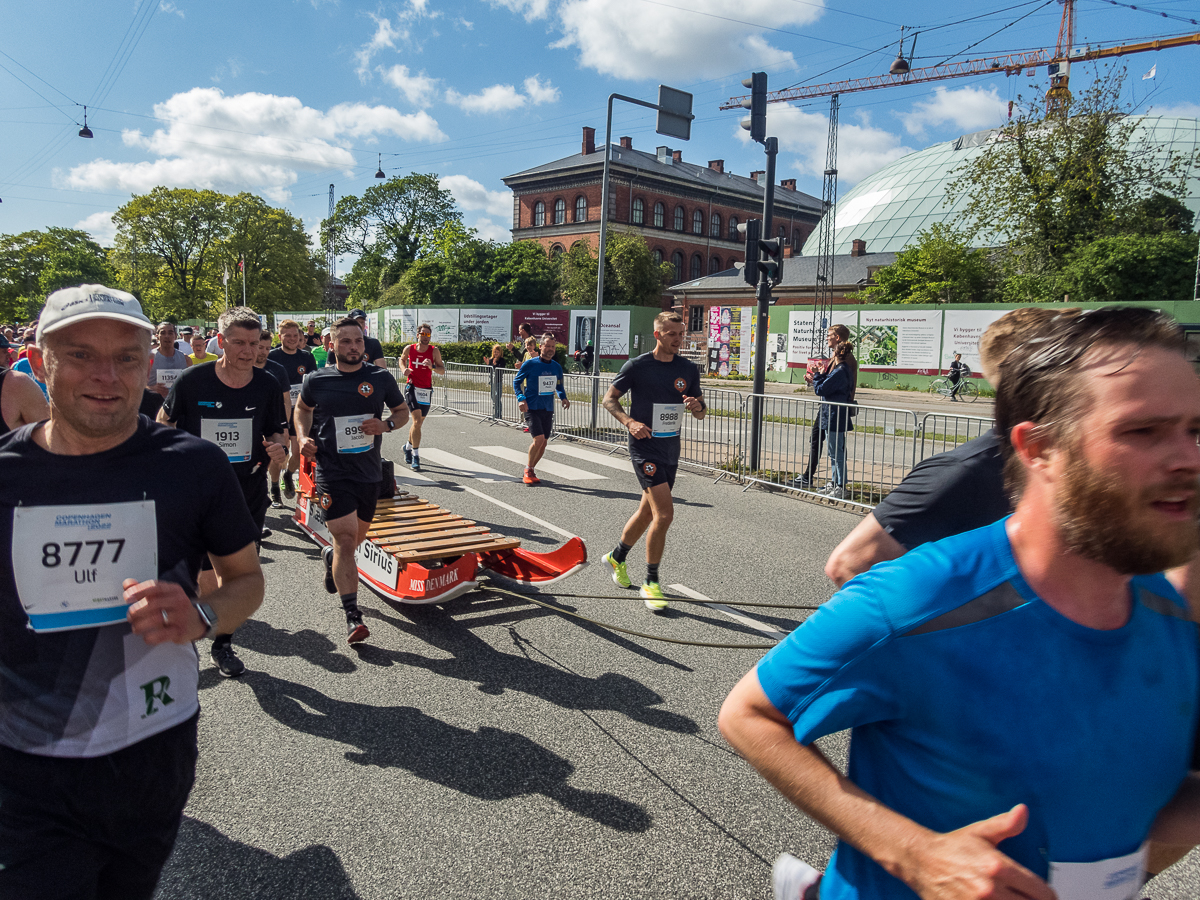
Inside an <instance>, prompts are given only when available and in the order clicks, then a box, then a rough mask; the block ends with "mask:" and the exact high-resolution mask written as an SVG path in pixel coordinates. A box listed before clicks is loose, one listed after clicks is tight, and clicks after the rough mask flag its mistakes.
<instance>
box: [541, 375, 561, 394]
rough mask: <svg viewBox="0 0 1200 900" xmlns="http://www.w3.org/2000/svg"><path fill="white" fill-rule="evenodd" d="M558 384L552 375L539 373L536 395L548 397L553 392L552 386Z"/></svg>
mask: <svg viewBox="0 0 1200 900" xmlns="http://www.w3.org/2000/svg"><path fill="white" fill-rule="evenodd" d="M557 385H558V378H556V377H555V376H554V375H539V376H538V396H541V397H550V396H553V394H554V388H555V387H556V386H557Z"/></svg>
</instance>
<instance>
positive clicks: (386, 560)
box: [295, 459, 587, 603]
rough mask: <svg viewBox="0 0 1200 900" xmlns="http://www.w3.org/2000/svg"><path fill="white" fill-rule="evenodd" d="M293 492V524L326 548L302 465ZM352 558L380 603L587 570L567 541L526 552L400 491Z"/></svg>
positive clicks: (449, 595)
mask: <svg viewBox="0 0 1200 900" xmlns="http://www.w3.org/2000/svg"><path fill="white" fill-rule="evenodd" d="M299 487H300V490H299V492H298V494H297V497H296V513H295V520H296V524H297V525H299V526H300V528H301V529H302V530H303V531H304V533H305V534H307V535H308V536H309V537H310V538H312V539H313V540H314V541H316V542H317V544H318V545H319V546H321V547H326V546H328V545H330V544H331V543H332V539H331V537H330V535H329V530H328V529H327V528H326V527H325V517H324V510H323V509H322V506H321V496H320V493H319V492H318V491H317V489H316V486H315V485H314V483H313V478H312V463H311V462H310V461H309V460H307V459H306V460H304V461H303V462H302V463H301V466H300V485H299ZM355 560H356V562H357V564H358V577H359V578H361V579H362V580H363V582H365V583H366V584H367V586H368V587H370V588H371V589H372V590H373V591H375V593H377V594H379V595H380V596H381V597H384V598H385V599H388V600H397V601H399V602H401V603H445V602H447V601H448V600H453V599H454V598H455V597H461V596H462V595H463V594H465V593H467V592H469V591H473V590H474V589H475V588H476V587H478V582H476V580H475V574H476V572H478V571H479V570H480V569H483V570H484V571H486V572H490V573H492V574H494V575H499V576H500V577H502V578H507V579H510V580H512V581H518V582H522V583H525V584H536V585H550V584H554V583H555V582H557V581H561V580H562V579H564V578H566V577H568V576H569V575H574V574H575V573H576V572H578V571H579V570H580V569H582V568H583V567H584V566H586V565H587V547H585V546H584V544H583V541H581V540H580V539H579V538H577V537H573V538H571V539H570V540H569V541H567V542H566V543H565V544H563V545H562V546H561V547H559V548H558V549H557V550H553V551H551V552H550V553H531V552H530V551H528V550H522V549H521V542H520V540H518V539H517V538H510V537H504V536H503V535H499V534H495V533H493V532H491V531H490V530H489V529H488V528H487V527H485V526H483V525H476V524H475V523H474V522H472V521H470V520H469V519H466V518H464V517H463V516H459V515H455V514H454V513H451V512H449V511H447V510H444V509H442V508H441V507H439V506H438V505H436V504H434V503H430V502H429V501H427V500H424V499H422V498H420V497H417V496H414V495H413V494H408V493H405V492H398V493H397V494H396V496H395V497H392V498H389V499H384V500H380V501H379V503H378V505H377V506H376V508H375V517H374V518H373V519H372V520H371V529H370V531H368V532H367V539H366V540H365V541H363V542H362V543H361V544H359V546H358V551H357V552H356V553H355Z"/></svg>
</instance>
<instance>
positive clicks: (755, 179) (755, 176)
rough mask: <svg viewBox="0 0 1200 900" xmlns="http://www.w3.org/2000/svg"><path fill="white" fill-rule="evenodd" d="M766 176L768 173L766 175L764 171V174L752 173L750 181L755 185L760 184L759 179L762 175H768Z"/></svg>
mask: <svg viewBox="0 0 1200 900" xmlns="http://www.w3.org/2000/svg"><path fill="white" fill-rule="evenodd" d="M766 174H767V173H766V172H765V171H762V172H751V173H750V180H751V181H753V182H754V183H755V184H758V179H759V176H760V175H766Z"/></svg>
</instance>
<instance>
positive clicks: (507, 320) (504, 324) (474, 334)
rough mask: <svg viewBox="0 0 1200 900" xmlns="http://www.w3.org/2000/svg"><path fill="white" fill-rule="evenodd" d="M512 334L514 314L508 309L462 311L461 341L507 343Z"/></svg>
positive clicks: (459, 330) (459, 312) (460, 321)
mask: <svg viewBox="0 0 1200 900" xmlns="http://www.w3.org/2000/svg"><path fill="white" fill-rule="evenodd" d="M511 333H512V312H511V311H509V310H507V309H487V308H484V309H460V310H459V311H458V339H459V340H460V341H496V342H499V341H507V340H508V336H509V334H511Z"/></svg>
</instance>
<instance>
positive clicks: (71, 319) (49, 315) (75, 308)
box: [37, 284, 154, 344]
mask: <svg viewBox="0 0 1200 900" xmlns="http://www.w3.org/2000/svg"><path fill="white" fill-rule="evenodd" d="M88 319H114V320H116V321H118V322H128V323H129V324H131V325H138V326H140V327H142V328H145V329H146V330H147V331H149V332H151V333H153V332H154V323H153V322H151V321H150V320H149V319H147V318H146V314H145V313H143V312H142V305H141V304H140V303H138V301H137V297H135V296H133V294H127V293H125V291H118V290H116V289H115V288H108V287H105V286H104V285H102V284H81V285H79V286H78V287H69V288H63V289H62V290H61V291H55V292H54V293H53V294H51V295H50V296H49V297H47V298H46V306H45V307H44V308H43V309H42V314H41V316H40V317H39V318H38V328H37V339H38V343H39V344H40V343H41V341H42V336H43V335H46V334H49V333H50V332H52V331H58V330H59V329H60V328H66V327H67V326H68V325H74V324H75V323H76V322H84V321H87V320H88Z"/></svg>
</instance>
